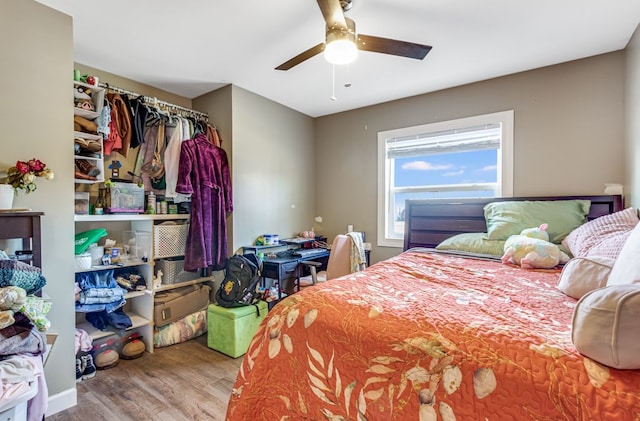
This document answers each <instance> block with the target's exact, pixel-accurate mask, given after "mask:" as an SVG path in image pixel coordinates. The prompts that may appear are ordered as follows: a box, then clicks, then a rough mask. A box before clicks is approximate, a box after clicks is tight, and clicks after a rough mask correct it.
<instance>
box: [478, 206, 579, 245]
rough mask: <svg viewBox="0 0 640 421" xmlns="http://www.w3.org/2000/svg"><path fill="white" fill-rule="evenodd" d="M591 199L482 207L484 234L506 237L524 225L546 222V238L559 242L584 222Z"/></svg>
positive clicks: (521, 228)
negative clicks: (547, 225)
mask: <svg viewBox="0 0 640 421" xmlns="http://www.w3.org/2000/svg"><path fill="white" fill-rule="evenodd" d="M590 208H591V201H590V200H549V201H530V200H525V201H514V202H510V201H505V202H491V203H488V204H487V205H486V206H485V207H484V217H485V220H486V222H487V236H488V238H489V239H491V240H506V239H507V238H509V236H511V235H516V234H520V232H521V231H522V230H523V229H525V228H533V227H538V226H540V225H541V224H545V223H546V224H549V228H547V232H548V233H549V241H550V242H552V243H555V244H559V243H560V242H561V241H562V240H563V239H564V237H566V236H567V235H569V233H570V232H571V231H573V230H574V229H576V228H578V227H579V226H580V225H582V224H584V223H585V222H587V215H588V214H589V210H590Z"/></svg>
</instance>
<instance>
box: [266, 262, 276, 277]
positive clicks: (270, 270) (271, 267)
mask: <svg viewBox="0 0 640 421" xmlns="http://www.w3.org/2000/svg"><path fill="white" fill-rule="evenodd" d="M278 267H279V265H277V264H275V263H270V262H264V264H263V265H262V276H263V277H264V278H271V279H278Z"/></svg>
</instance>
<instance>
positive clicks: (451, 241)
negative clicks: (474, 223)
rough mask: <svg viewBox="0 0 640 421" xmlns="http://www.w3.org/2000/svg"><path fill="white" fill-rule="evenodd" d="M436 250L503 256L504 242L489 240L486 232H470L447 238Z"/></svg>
mask: <svg viewBox="0 0 640 421" xmlns="http://www.w3.org/2000/svg"><path fill="white" fill-rule="evenodd" d="M436 249H437V250H454V251H465V252H468V253H480V254H491V255H493V256H502V255H503V254H504V240H489V239H488V238H487V233H485V232H468V233H464V234H458V235H454V236H453V237H450V238H447V239H446V240H444V241H443V242H441V243H440V244H438V245H437V246H436Z"/></svg>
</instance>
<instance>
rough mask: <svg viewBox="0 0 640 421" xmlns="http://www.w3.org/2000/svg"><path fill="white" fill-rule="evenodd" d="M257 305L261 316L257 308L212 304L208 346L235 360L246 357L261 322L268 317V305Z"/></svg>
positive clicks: (264, 303) (209, 317)
mask: <svg viewBox="0 0 640 421" xmlns="http://www.w3.org/2000/svg"><path fill="white" fill-rule="evenodd" d="M257 305H258V308H259V309H260V316H258V314H257V311H256V308H255V306H243V307H232V308H225V307H221V306H219V305H217V304H210V305H209V309H208V311H207V313H208V314H207V316H208V317H207V319H208V320H207V323H208V337H207V346H208V347H209V348H211V349H215V350H216V351H220V352H222V353H223V354H226V355H228V356H230V357H233V358H237V357H240V356H241V355H244V354H245V353H246V352H247V349H249V344H250V343H251V339H253V335H255V334H256V332H257V331H258V326H260V322H262V320H264V318H265V316H266V315H267V311H268V309H267V303H266V302H265V301H259V302H258V304H257Z"/></svg>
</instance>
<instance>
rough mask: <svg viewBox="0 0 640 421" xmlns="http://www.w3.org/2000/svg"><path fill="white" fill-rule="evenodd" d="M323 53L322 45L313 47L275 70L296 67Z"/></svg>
mask: <svg viewBox="0 0 640 421" xmlns="http://www.w3.org/2000/svg"><path fill="white" fill-rule="evenodd" d="M323 51H324V43H320V44H318V45H316V46H314V47H311V48H309V49H308V50H306V51H304V52H302V53H300V54H298V55H297V56H295V57H294V58H292V59H289V60H287V61H285V62H284V63H282V64H281V65H280V66H278V67H276V70H289V69H290V68H292V67H293V66H297V65H298V64H300V63H302V62H303V61H305V60H308V59H310V58H311V57H313V56H315V55H317V54H320V53H321V52H323Z"/></svg>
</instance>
